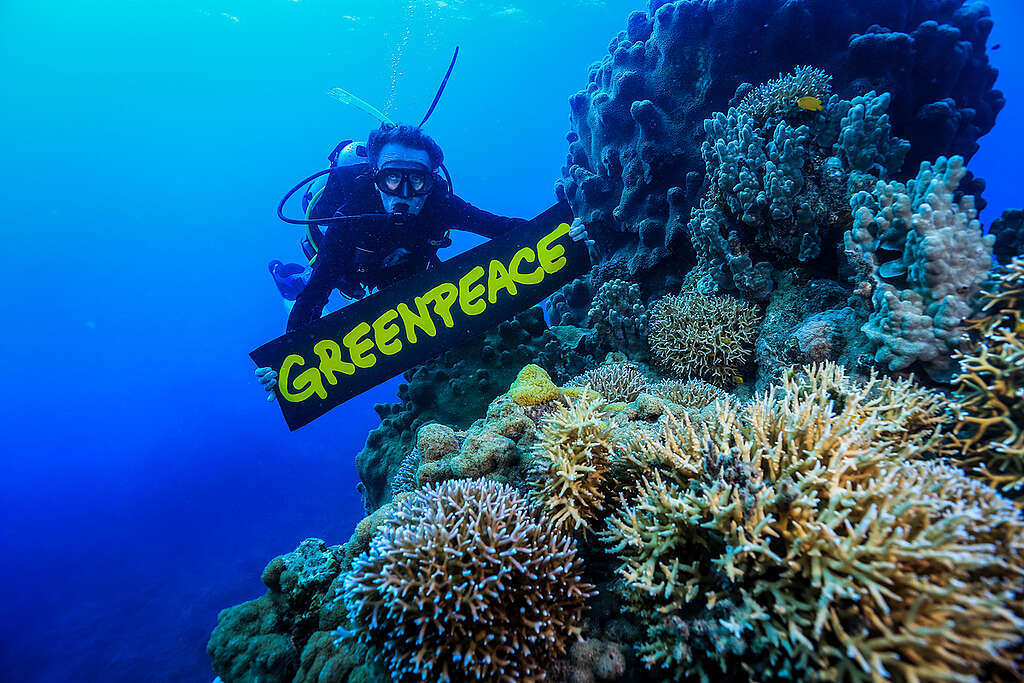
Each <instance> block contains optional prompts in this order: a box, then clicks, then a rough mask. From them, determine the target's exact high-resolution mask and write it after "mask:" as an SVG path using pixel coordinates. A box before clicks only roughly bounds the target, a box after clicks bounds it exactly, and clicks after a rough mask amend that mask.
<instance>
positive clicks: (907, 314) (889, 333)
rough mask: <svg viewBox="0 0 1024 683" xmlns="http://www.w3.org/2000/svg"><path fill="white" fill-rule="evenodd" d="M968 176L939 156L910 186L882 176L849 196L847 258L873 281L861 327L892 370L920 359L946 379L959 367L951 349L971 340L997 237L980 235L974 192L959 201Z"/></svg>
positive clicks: (956, 161) (960, 163)
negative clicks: (870, 188) (969, 326)
mask: <svg viewBox="0 0 1024 683" xmlns="http://www.w3.org/2000/svg"><path fill="white" fill-rule="evenodd" d="M966 173H967V169H966V168H965V167H964V160H963V159H962V158H961V157H953V158H951V159H946V158H945V157H940V158H939V160H938V161H936V162H935V163H934V164H929V163H923V164H921V170H920V172H919V173H918V175H917V177H916V178H915V179H913V180H911V181H910V182H909V183H907V184H906V185H904V184H903V183H898V182H893V183H885V182H881V181H879V182H878V183H877V185H876V186H875V190H874V192H872V193H869V192H859V193H857V194H856V195H854V196H853V198H852V199H851V200H850V204H851V206H852V207H853V210H854V222H853V227H851V228H850V230H849V231H847V233H846V235H845V236H844V240H845V250H846V256H847V259H848V260H849V261H850V262H851V264H852V265H853V267H854V269H856V270H858V271H860V272H861V273H871V277H872V278H873V280H874V282H873V284H874V293H873V295H872V299H871V300H872V305H873V309H874V310H873V312H872V313H871V316H870V317H869V319H868V322H867V323H865V324H864V326H863V327H862V330H863V332H864V334H865V335H867V337H868V339H870V340H871V342H872V344H873V345H874V347H875V360H876V361H877V362H878V363H880V364H882V365H883V366H884V367H886V368H887V369H888V370H904V369H907V368H909V367H910V366H911V365H913V364H915V363H920V364H921V366H922V367H923V368H924V369H925V370H926V371H927V372H928V373H929V374H931V375H932V376H933V377H934V378H936V379H938V380H941V381H948V380H949V379H950V377H951V374H952V372H953V370H954V369H955V363H954V362H953V360H952V354H953V352H954V351H956V350H957V349H958V348H959V347H960V345H961V344H962V343H963V342H964V341H966V324H965V323H966V321H967V319H968V318H969V317H971V315H973V314H974V313H975V312H976V310H977V308H976V303H975V299H976V297H977V295H978V293H979V292H980V290H981V285H982V283H983V282H984V281H985V279H986V277H987V276H988V272H989V270H990V268H991V266H992V245H993V243H994V241H995V238H994V237H993V236H992V235H983V234H982V231H981V224H980V223H979V222H978V219H977V215H978V212H977V211H976V210H975V208H974V199H973V197H970V196H964V197H963V198H962V199H960V201H959V202H956V201H954V193H955V192H956V189H957V187H958V186H959V185H960V181H961V180H962V179H963V177H964V175H966ZM868 284H871V283H870V281H869V283H868Z"/></svg>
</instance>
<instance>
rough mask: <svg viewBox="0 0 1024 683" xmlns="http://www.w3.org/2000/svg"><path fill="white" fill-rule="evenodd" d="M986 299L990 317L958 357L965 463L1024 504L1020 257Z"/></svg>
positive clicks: (959, 430) (976, 324)
mask: <svg viewBox="0 0 1024 683" xmlns="http://www.w3.org/2000/svg"><path fill="white" fill-rule="evenodd" d="M994 285H995V286H994V287H993V290H992V291H990V292H986V293H985V295H984V298H985V304H984V306H983V307H982V310H983V311H984V312H985V313H986V315H985V316H984V317H982V318H980V319H978V320H975V321H973V322H972V323H971V326H970V327H971V332H972V336H973V342H972V343H971V345H970V347H969V348H968V349H967V350H965V351H964V352H963V353H960V354H958V355H957V359H958V360H959V362H960V372H959V374H958V375H957V377H956V380H955V381H956V387H955V391H956V396H957V399H958V401H959V423H958V424H957V427H956V430H955V435H956V439H957V446H958V448H959V449H960V453H959V459H960V461H961V462H962V464H963V465H964V466H965V467H967V468H968V471H969V472H970V473H972V474H974V475H976V476H978V477H979V478H980V479H982V481H985V482H987V483H988V484H990V485H991V486H994V487H995V488H997V489H999V490H1000V491H1003V492H1004V493H1006V494H1007V495H1009V496H1011V497H1013V498H1015V499H1017V501H1018V504H1024V259H1022V258H1015V259H1014V260H1013V261H1012V262H1011V263H1010V264H1009V265H1008V266H1006V267H1005V268H1003V269H1002V270H1001V271H1000V272H999V273H998V275H997V276H996V277H995V283H994Z"/></svg>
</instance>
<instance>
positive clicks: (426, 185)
mask: <svg viewBox="0 0 1024 683" xmlns="http://www.w3.org/2000/svg"><path fill="white" fill-rule="evenodd" d="M373 182H374V184H375V185H376V186H377V189H379V190H380V191H381V192H383V193H384V194H388V195H391V196H393V197H401V198H402V199H410V198H411V197H422V196H423V195H427V194H430V191H431V190H432V189H434V174H433V173H431V172H430V171H427V170H422V169H418V168H393V167H389V168H382V169H380V170H378V171H377V172H376V173H374V174H373Z"/></svg>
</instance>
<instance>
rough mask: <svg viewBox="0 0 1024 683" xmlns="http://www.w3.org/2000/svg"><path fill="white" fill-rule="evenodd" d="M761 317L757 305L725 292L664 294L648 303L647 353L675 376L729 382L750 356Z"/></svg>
mask: <svg viewBox="0 0 1024 683" xmlns="http://www.w3.org/2000/svg"><path fill="white" fill-rule="evenodd" d="M760 318H761V313H760V311H759V310H758V309H757V307H756V306H753V305H751V304H749V303H747V302H745V301H741V300H740V299H737V298H735V297H731V296H727V295H724V296H707V295H703V294H696V293H693V292H690V291H687V292H683V293H682V294H679V295H668V296H664V297H662V298H661V299H659V300H657V301H655V302H654V303H653V304H652V305H651V310H650V323H649V329H650V333H649V337H648V341H649V343H650V346H651V354H652V355H653V357H654V360H655V361H656V362H657V363H659V364H660V365H662V366H663V367H665V368H667V369H668V370H669V371H670V372H672V373H673V374H674V375H675V376H677V377H681V378H684V379H685V378H696V379H706V380H708V381H709V382H712V383H714V384H718V385H731V384H734V383H735V382H736V381H737V378H738V377H739V375H738V373H739V372H740V369H741V368H742V367H743V365H744V363H746V362H747V359H748V358H749V357H750V352H751V350H752V347H753V343H754V338H755V336H756V335H757V324H758V322H760Z"/></svg>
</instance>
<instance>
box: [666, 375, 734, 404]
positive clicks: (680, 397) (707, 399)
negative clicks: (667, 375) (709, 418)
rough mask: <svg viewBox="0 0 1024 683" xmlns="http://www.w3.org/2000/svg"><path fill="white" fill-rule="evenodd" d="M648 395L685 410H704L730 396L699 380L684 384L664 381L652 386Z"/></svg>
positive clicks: (726, 392) (677, 381) (722, 390)
mask: <svg viewBox="0 0 1024 683" xmlns="http://www.w3.org/2000/svg"><path fill="white" fill-rule="evenodd" d="M650 393H651V394H653V395H654V396H657V397H658V398H664V399H668V400H669V401H672V402H673V403H678V404H679V405H681V406H684V407H686V408H705V407H707V406H709V405H711V404H712V403H714V402H715V401H727V400H729V399H730V398H731V394H729V392H728V391H726V390H725V389H720V388H719V387H716V386H715V385H714V384H711V383H709V382H705V381H704V380H700V379H691V380H688V381H686V382H681V381H679V380H665V381H663V382H658V383H657V384H654V385H652V386H651V387H650Z"/></svg>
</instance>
